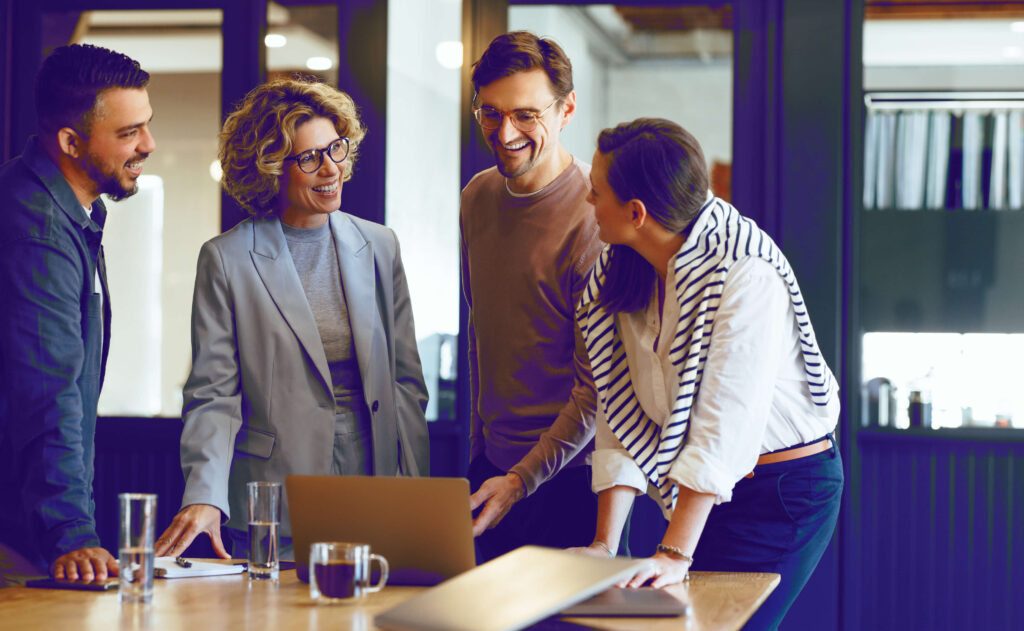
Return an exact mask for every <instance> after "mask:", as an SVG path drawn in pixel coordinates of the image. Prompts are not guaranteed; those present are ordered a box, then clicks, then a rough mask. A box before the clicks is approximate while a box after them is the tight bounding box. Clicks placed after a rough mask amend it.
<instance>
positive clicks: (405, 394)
mask: <svg viewBox="0 0 1024 631" xmlns="http://www.w3.org/2000/svg"><path fill="white" fill-rule="evenodd" d="M363 134H364V129H363V127H362V126H361V124H360V122H359V118H358V117H357V114H356V109H355V105H354V104H353V102H352V99H351V98H349V96H348V95H346V94H344V93H343V92H340V91H338V90H336V89H334V88H332V87H330V86H328V85H325V84H323V83H319V82H316V81H310V80H305V79H277V80H274V81H271V82H269V83H266V84H264V85H261V86H259V87H257V88H255V89H254V90H252V92H250V93H249V94H248V95H247V96H246V97H245V99H244V100H243V102H242V103H241V105H240V106H239V107H238V109H237V110H236V111H235V112H234V113H233V114H231V115H230V116H229V117H228V119H227V121H226V122H225V123H224V129H223V130H222V131H221V134H220V160H221V165H222V167H223V171H224V179H223V184H224V188H225V189H226V190H227V191H228V193H230V194H231V195H232V196H233V197H234V198H235V199H236V200H238V201H239V203H241V204H242V206H244V207H245V208H246V210H248V211H249V213H250V214H251V215H252V216H251V217H250V218H248V219H246V220H245V221H242V222H241V223H240V224H239V225H237V226H235V227H234V228H232V229H231V230H229V231H228V232H226V233H224V234H222V235H220V236H218V237H215V238H213V239H211V240H210V241H208V242H207V243H206V244H205V245H204V246H203V248H202V250H201V252H200V254H199V264H198V273H197V275H196V285H195V297H194V301H193V305H192V354H193V366H192V372H191V374H190V375H189V378H188V382H187V383H186V384H185V391H184V408H183V410H182V420H183V422H184V429H183V431H182V435H181V466H182V470H183V472H184V475H185V494H184V498H183V500H182V509H181V511H180V512H179V513H178V515H177V516H176V517H175V518H174V521H173V522H172V524H171V525H170V527H168V529H167V530H166V531H165V532H164V533H163V535H162V536H161V537H160V539H159V540H158V542H157V546H156V547H157V549H156V553H157V555H168V554H169V555H178V554H181V553H182V552H183V551H184V550H185V548H187V547H188V545H189V544H190V543H191V542H192V540H193V539H195V537H196V536H197V535H198V534H199V533H200V532H205V533H207V534H208V535H209V537H210V539H211V542H212V543H213V547H214V549H215V551H216V552H217V553H218V554H220V555H221V556H224V557H227V556H228V551H227V550H226V549H225V546H224V545H223V543H222V541H221V538H220V526H221V523H222V521H223V522H226V523H225V525H226V529H225V532H226V533H227V534H228V536H229V538H230V540H231V543H232V544H233V550H232V555H233V556H234V557H236V558H238V557H244V556H246V552H247V550H248V533H247V514H246V503H245V502H246V494H245V491H246V489H245V484H246V483H247V482H249V481H252V480H266V481H279V482H283V481H284V478H285V476H287V475H290V474H321V475H325V474H339V475H360V474H365V475H396V474H404V475H427V474H428V468H429V453H430V451H429V447H428V442H427V427H426V419H425V418H424V413H423V411H424V408H425V406H426V400H427V392H426V388H425V386H424V383H423V374H422V370H421V368H420V360H419V355H418V353H417V350H416V336H415V333H414V330H413V319H412V309H411V307H410V304H409V292H408V287H407V285H406V279H405V272H404V269H403V267H402V259H401V255H400V252H399V246H398V240H397V239H396V237H395V234H394V233H393V232H392V231H391V230H390V229H388V228H386V227H384V226H381V225H378V224H374V223H371V222H368V221H364V220H362V219H359V218H357V217H353V216H352V215H349V214H347V213H345V212H343V211H341V210H339V208H340V207H341V200H342V196H341V193H342V187H343V184H344V182H345V181H347V180H348V179H349V178H350V177H351V176H352V166H353V164H354V162H355V158H356V155H357V153H358V148H359V142H360V140H361V139H362V137H363ZM287 509H288V503H287V498H286V499H285V502H284V516H283V520H282V524H281V536H282V541H281V548H282V558H287V557H288V553H289V552H290V539H289V536H290V527H289V521H288V515H287Z"/></svg>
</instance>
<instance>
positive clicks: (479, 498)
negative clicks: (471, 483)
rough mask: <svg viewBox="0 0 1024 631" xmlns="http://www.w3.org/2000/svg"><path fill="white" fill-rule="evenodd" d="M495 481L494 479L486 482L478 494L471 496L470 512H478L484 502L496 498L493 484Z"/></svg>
mask: <svg viewBox="0 0 1024 631" xmlns="http://www.w3.org/2000/svg"><path fill="white" fill-rule="evenodd" d="M493 480H494V478H491V479H490V480H485V481H484V483H483V484H481V485H480V488H478V489H477V490H476V493H474V494H472V495H470V496H469V510H471V511H474V510H476V509H477V508H479V507H480V506H481V505H482V504H483V503H484V502H486V501H487V500H489V499H490V498H491V497H493V496H494V492H495V491H494V488H493V487H494V485H493V484H491V482H492V481H493Z"/></svg>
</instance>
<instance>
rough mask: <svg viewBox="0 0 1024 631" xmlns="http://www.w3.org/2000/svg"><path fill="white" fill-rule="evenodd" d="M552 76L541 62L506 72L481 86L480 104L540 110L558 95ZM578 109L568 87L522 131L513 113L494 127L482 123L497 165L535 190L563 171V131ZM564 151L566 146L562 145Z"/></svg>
mask: <svg viewBox="0 0 1024 631" xmlns="http://www.w3.org/2000/svg"><path fill="white" fill-rule="evenodd" d="M554 98H555V94H554V91H553V90H552V85H551V80H550V79H548V76H547V74H545V73H544V70H543V69H541V68H533V69H531V70H524V71H522V72H516V73H514V74H512V75H509V76H507V77H502V78H501V79H498V80H496V81H493V82H491V83H489V84H487V85H485V86H481V88H480V92H479V94H478V95H477V103H476V104H477V106H478V107H483V106H488V107H492V108H494V109H497V110H501V111H503V112H511V111H513V110H527V111H532V112H538V113H539V112H541V111H543V110H544V108H546V107H547V106H548V105H549V104H551V102H552V101H553V100H554ZM574 111H575V95H574V94H572V93H570V94H569V95H567V96H566V97H565V98H564V99H563V100H562V102H559V103H555V104H554V106H553V107H551V108H550V109H548V110H547V111H546V112H545V113H544V115H543V116H541V117H540V118H539V121H538V124H537V127H536V128H535V129H533V130H532V131H530V132H523V131H519V130H518V129H517V128H516V127H515V126H514V125H512V121H511V120H510V119H509V117H507V116H506V117H504V118H503V119H502V121H501V125H499V126H498V127H497V128H496V129H493V130H486V129H483V128H481V131H482V132H483V134H484V137H485V138H486V139H487V143H488V144H489V145H490V146H491V150H492V151H493V152H494V159H495V162H496V163H497V165H498V171H500V172H501V174H502V175H504V176H505V177H507V178H508V179H509V180H520V184H521V186H519V187H518V188H520V189H521V190H526V191H531V190H537V189H539V188H540V187H542V186H544V185H546V184H547V183H548V182H550V181H551V180H553V179H555V177H557V176H558V174H559V173H560V172H561V168H560V167H561V166H562V165H561V164H560V160H559V149H561V147H560V145H559V141H558V139H559V134H560V132H561V130H562V127H564V126H565V124H566V123H567V122H569V119H570V118H572V115H573V113H574ZM563 151H564V150H563Z"/></svg>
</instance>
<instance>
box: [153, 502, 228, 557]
mask: <svg viewBox="0 0 1024 631" xmlns="http://www.w3.org/2000/svg"><path fill="white" fill-rule="evenodd" d="M201 532H205V533H207V534H208V535H209V536H210V541H211V542H213V543H214V550H215V551H216V552H217V553H218V554H221V553H223V555H222V556H223V558H230V556H229V555H228V554H227V552H226V551H224V545H223V543H220V510H219V509H218V508H216V507H215V506H209V505H206V504H193V505H191V506H186V507H185V508H183V509H182V510H181V511H180V512H179V513H178V514H177V515H175V516H174V521H172V522H171V525H170V526H168V527H167V530H165V531H164V533H163V534H162V535H160V539H159V540H157V542H156V555H157V556H181V555H182V554H184V552H185V550H187V549H188V547H189V546H190V545H192V542H193V541H194V540H195V538H196V537H197V536H199V533H201ZM215 537H216V539H215ZM218 543H220V546H219V550H218V549H217V544H218Z"/></svg>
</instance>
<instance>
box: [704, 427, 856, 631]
mask: <svg viewBox="0 0 1024 631" xmlns="http://www.w3.org/2000/svg"><path fill="white" fill-rule="evenodd" d="M842 491H843V463H842V459H841V458H840V457H839V451H838V449H836V445H835V442H833V443H832V448H831V449H829V450H828V451H823V452H821V453H820V454H815V455H813V456H808V457H806V458H800V459H798V460H790V461H788V462H779V463H775V464H768V465H761V466H758V467H757V468H756V469H755V470H754V477H752V478H743V479H742V480H740V481H739V482H738V483H737V484H736V486H735V487H734V488H733V495H732V501H729V502H726V503H724V504H719V505H718V506H715V507H714V508H713V509H712V510H711V514H710V515H709V516H708V521H707V524H706V525H705V526H704V531H703V533H702V534H701V537H700V541H699V542H698V544H697V549H696V550H695V551H694V554H693V558H694V562H693V567H692V568H691V569H694V570H711V571H731V572H777V573H779V574H781V575H782V581H781V582H780V583H779V586H778V587H777V588H775V591H773V592H772V593H771V595H769V596H768V599H767V600H766V601H765V602H764V604H763V605H761V607H760V608H759V609H758V610H757V612H756V613H755V614H754V616H753V617H752V618H751V619H750V621H749V622H747V624H746V626H745V627H744V629H753V630H757V631H760V630H761V629H777V628H778V626H779V623H780V622H781V621H782V619H783V617H785V615H786V612H787V611H789V608H790V606H792V604H793V601H795V600H796V597H797V596H798V595H799V594H800V590H802V589H803V587H804V585H805V584H806V583H807V579H809V578H810V576H811V573H812V572H813V571H814V568H815V567H816V566H817V565H818V561H820V560H821V555H822V554H824V552H825V548H826V547H827V546H828V543H829V541H830V540H831V539H832V533H833V531H834V530H835V527H836V520H837V519H838V517H839V500H840V497H841V495H842Z"/></svg>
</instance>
